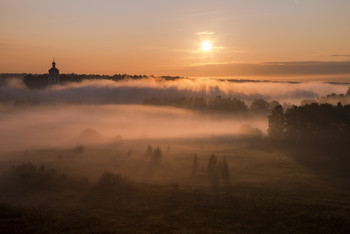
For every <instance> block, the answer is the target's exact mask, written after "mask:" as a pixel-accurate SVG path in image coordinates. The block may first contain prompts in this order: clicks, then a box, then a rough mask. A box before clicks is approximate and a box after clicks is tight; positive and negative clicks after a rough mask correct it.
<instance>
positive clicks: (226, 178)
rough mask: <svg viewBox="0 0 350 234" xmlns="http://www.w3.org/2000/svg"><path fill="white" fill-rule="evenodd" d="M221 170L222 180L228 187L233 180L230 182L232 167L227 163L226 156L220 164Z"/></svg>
mask: <svg viewBox="0 0 350 234" xmlns="http://www.w3.org/2000/svg"><path fill="white" fill-rule="evenodd" d="M220 172H221V177H222V181H223V183H224V186H225V187H226V188H228V187H230V185H231V182H230V168H229V165H228V163H227V160H226V157H224V158H223V159H222V162H221V164H220Z"/></svg>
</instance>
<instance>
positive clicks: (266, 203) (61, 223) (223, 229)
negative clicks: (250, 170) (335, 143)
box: [0, 183, 350, 233]
mask: <svg viewBox="0 0 350 234" xmlns="http://www.w3.org/2000/svg"><path fill="white" fill-rule="evenodd" d="M300 186H301V187H300ZM97 188H98V190H97ZM17 196H18V197H17V198H16V199H15V200H16V201H22V202H21V203H20V202H18V203H16V202H6V203H4V202H3V203H1V204H0V229H1V230H2V231H1V232H2V233H106V232H111V233H349V231H350V198H349V195H348V194H347V193H344V192H338V191H333V190H320V189H319V188H314V187H312V186H311V187H310V186H309V187H303V186H302V185H300V184H299V185H288V186H286V185H283V184H261V183H260V184H252V183H251V184H249V183H247V184H238V185H235V186H233V187H232V188H230V189H219V190H213V189H210V188H190V187H187V188H181V187H180V188H179V187H178V186H177V185H176V184H172V185H170V186H152V185H142V184H133V185H131V187H130V188H126V189H124V190H118V189H113V188H107V187H105V188H101V187H98V185H91V186H90V187H89V188H85V189H80V190H76V189H74V188H72V189H66V190H65V191H61V192H60V191H56V192H52V193H51V192H48V193H43V194H40V193H38V192H37V191H27V192H25V193H22V194H17ZM32 200H33V201H37V200H42V203H41V204H40V203H39V204H38V203H37V204H35V205H31V204H32V203H31V201H32Z"/></svg>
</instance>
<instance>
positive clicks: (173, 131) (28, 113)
mask: <svg viewBox="0 0 350 234" xmlns="http://www.w3.org/2000/svg"><path fill="white" fill-rule="evenodd" d="M0 119H1V125H0V139H1V141H0V148H1V149H2V150H6V149H7V150H9V149H26V148H28V147H57V146H69V147H74V146H75V145H77V144H83V143H86V142H84V139H81V136H80V134H81V132H82V131H83V130H85V129H93V130H96V131H97V132H98V133H99V135H100V136H96V137H95V136H92V139H91V141H93V142H94V143H103V142H112V141H118V140H121V139H140V138H142V139H150V138H152V139H154V138H161V139H162V138H192V137H206V136H217V135H227V134H237V133H239V134H241V133H242V125H244V124H250V125H253V126H254V127H256V128H259V129H261V130H262V131H266V127H267V126H266V125H267V123H266V120H264V119H261V120H254V121H251V120H242V119H235V118H234V117H233V116H231V117H214V116H209V115H204V114H201V113H197V112H192V111H188V110H183V109H177V108H171V107H148V106H142V105H94V106H93V105H61V106H55V107H50V106H37V107H30V108H29V107H24V108H3V109H2V111H1V113H0ZM88 143H92V142H88Z"/></svg>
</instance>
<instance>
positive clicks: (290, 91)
mask: <svg viewBox="0 0 350 234" xmlns="http://www.w3.org/2000/svg"><path fill="white" fill-rule="evenodd" d="M348 86H349V85H348V84H329V83H323V82H305V83H293V82H270V81H266V82H255V81H245V82H243V81H237V80H231V81H230V80H216V79H191V78H184V79H176V80H164V79H161V78H159V79H158V78H144V79H137V80H132V79H130V80H129V79H126V80H122V81H118V82H115V81H112V80H85V81H83V82H79V83H68V84H65V85H59V86H52V87H49V88H46V89H42V90H29V89H27V88H26V87H25V85H24V84H23V83H22V81H21V80H15V79H13V80H9V81H8V82H5V85H3V86H0V100H2V101H11V100H15V99H26V100H32V101H39V102H55V101H58V102H67V101H73V102H79V103H87V104H90V103H98V104H111V103H119V104H126V103H128V104H130V103H132V104H140V103H143V101H144V99H145V98H153V97H156V98H178V97H192V98H194V97H215V96H218V95H221V96H223V97H235V98H239V99H242V100H244V101H247V102H250V101H252V100H254V99H258V98H261V99H265V100H266V101H269V100H277V101H279V102H280V103H284V102H289V103H292V104H297V105H298V104H300V101H301V100H304V99H316V98H319V97H321V96H324V95H327V94H330V93H345V92H346V89H347V87H348Z"/></svg>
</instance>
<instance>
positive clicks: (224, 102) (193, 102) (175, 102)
mask: <svg viewBox="0 0 350 234" xmlns="http://www.w3.org/2000/svg"><path fill="white" fill-rule="evenodd" d="M143 103H144V105H155V106H173V107H180V108H188V109H194V110H203V111H222V112H235V113H248V112H252V113H255V114H268V113H269V112H270V111H271V110H272V109H273V108H274V107H275V106H277V105H280V103H279V102H277V101H270V102H267V101H265V100H263V99H255V100H254V101H253V102H252V103H251V104H250V106H249V107H248V105H247V104H246V103H245V101H243V100H241V99H238V98H233V97H226V98H225V97H222V96H216V97H214V98H204V97H195V98H192V97H190V98H186V97H180V98H172V99H169V98H164V99H160V98H146V99H145V100H144V102H143Z"/></svg>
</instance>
